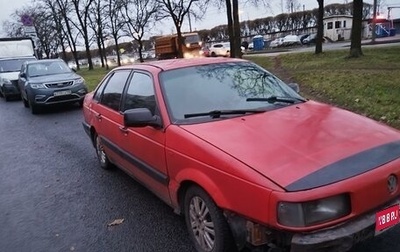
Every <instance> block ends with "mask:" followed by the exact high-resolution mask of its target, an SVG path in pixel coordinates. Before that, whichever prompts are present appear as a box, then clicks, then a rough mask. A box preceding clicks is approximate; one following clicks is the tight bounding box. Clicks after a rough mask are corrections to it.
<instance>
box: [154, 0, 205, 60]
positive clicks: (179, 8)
mask: <svg viewBox="0 0 400 252" xmlns="http://www.w3.org/2000/svg"><path fill="white" fill-rule="evenodd" d="M157 2H158V3H159V6H160V7H159V9H158V11H159V14H160V18H166V17H170V18H172V20H173V22H174V25H175V28H176V33H177V35H178V44H179V48H180V50H179V54H178V57H179V58H183V52H182V44H183V37H182V24H183V22H184V20H185V17H187V16H188V15H191V17H194V18H195V19H201V18H202V17H203V15H204V13H206V7H207V4H208V2H209V0H157Z"/></svg>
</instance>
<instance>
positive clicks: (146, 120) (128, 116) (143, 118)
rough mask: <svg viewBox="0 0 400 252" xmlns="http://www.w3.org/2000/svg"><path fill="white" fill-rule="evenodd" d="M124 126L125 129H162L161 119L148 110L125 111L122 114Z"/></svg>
mask: <svg viewBox="0 0 400 252" xmlns="http://www.w3.org/2000/svg"><path fill="white" fill-rule="evenodd" d="M124 124H125V126H126V127H146V126H152V127H156V128H161V127H162V123H161V118H160V117H159V116H157V115H153V114H152V113H151V112H150V110H149V109H148V108H136V109H128V110H126V111H125V112H124Z"/></svg>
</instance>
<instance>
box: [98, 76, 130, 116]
mask: <svg viewBox="0 0 400 252" xmlns="http://www.w3.org/2000/svg"><path fill="white" fill-rule="evenodd" d="M130 73H131V71H130V70H120V71H116V72H115V73H114V74H113V75H112V76H111V77H110V79H109V80H108V82H107V85H106V86H105V88H104V91H103V96H102V97H101V100H100V103H101V104H103V105H104V106H107V107H110V108H111V109H114V110H116V111H118V110H119V105H120V103H121V97H122V92H123V91H124V87H125V83H126V81H127V79H128V77H129V74H130Z"/></svg>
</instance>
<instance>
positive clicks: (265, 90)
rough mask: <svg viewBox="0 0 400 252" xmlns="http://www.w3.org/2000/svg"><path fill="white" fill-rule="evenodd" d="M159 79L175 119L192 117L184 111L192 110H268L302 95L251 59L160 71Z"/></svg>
mask: <svg viewBox="0 0 400 252" xmlns="http://www.w3.org/2000/svg"><path fill="white" fill-rule="evenodd" d="M160 81H161V86H162V89H163V92H164V96H165V99H166V102H167V106H168V109H169V112H170V115H171V117H172V118H171V119H172V121H174V122H175V123H179V122H187V121H188V120H191V119H190V118H186V119H185V115H186V117H188V116H187V115H190V114H196V113H206V112H210V111H226V110H255V109H256V110H257V109H259V110H267V109H273V108H277V107H278V106H277V104H279V106H288V105H291V104H294V103H298V102H301V99H302V98H301V96H299V95H298V94H297V93H296V92H295V91H294V90H293V89H292V88H290V87H289V86H287V85H286V84H285V83H283V82H282V81H281V80H279V79H278V78H277V77H275V76H274V75H272V74H271V73H269V72H268V71H266V70H264V69H262V68H261V67H259V66H257V65H255V64H253V63H249V62H240V63H218V64H210V65H203V66H195V67H187V68H181V69H176V70H170V71H166V72H162V73H161V75H160ZM271 97H284V98H286V99H293V102H289V103H288V102H287V100H283V102H281V100H280V99H271ZM255 98H258V99H255ZM261 98H266V99H261ZM206 118H207V119H208V120H209V119H210V117H206ZM203 119H204V118H203Z"/></svg>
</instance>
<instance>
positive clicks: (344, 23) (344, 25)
mask: <svg viewBox="0 0 400 252" xmlns="http://www.w3.org/2000/svg"><path fill="white" fill-rule="evenodd" d="M343 28H346V20H344V21H343Z"/></svg>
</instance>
